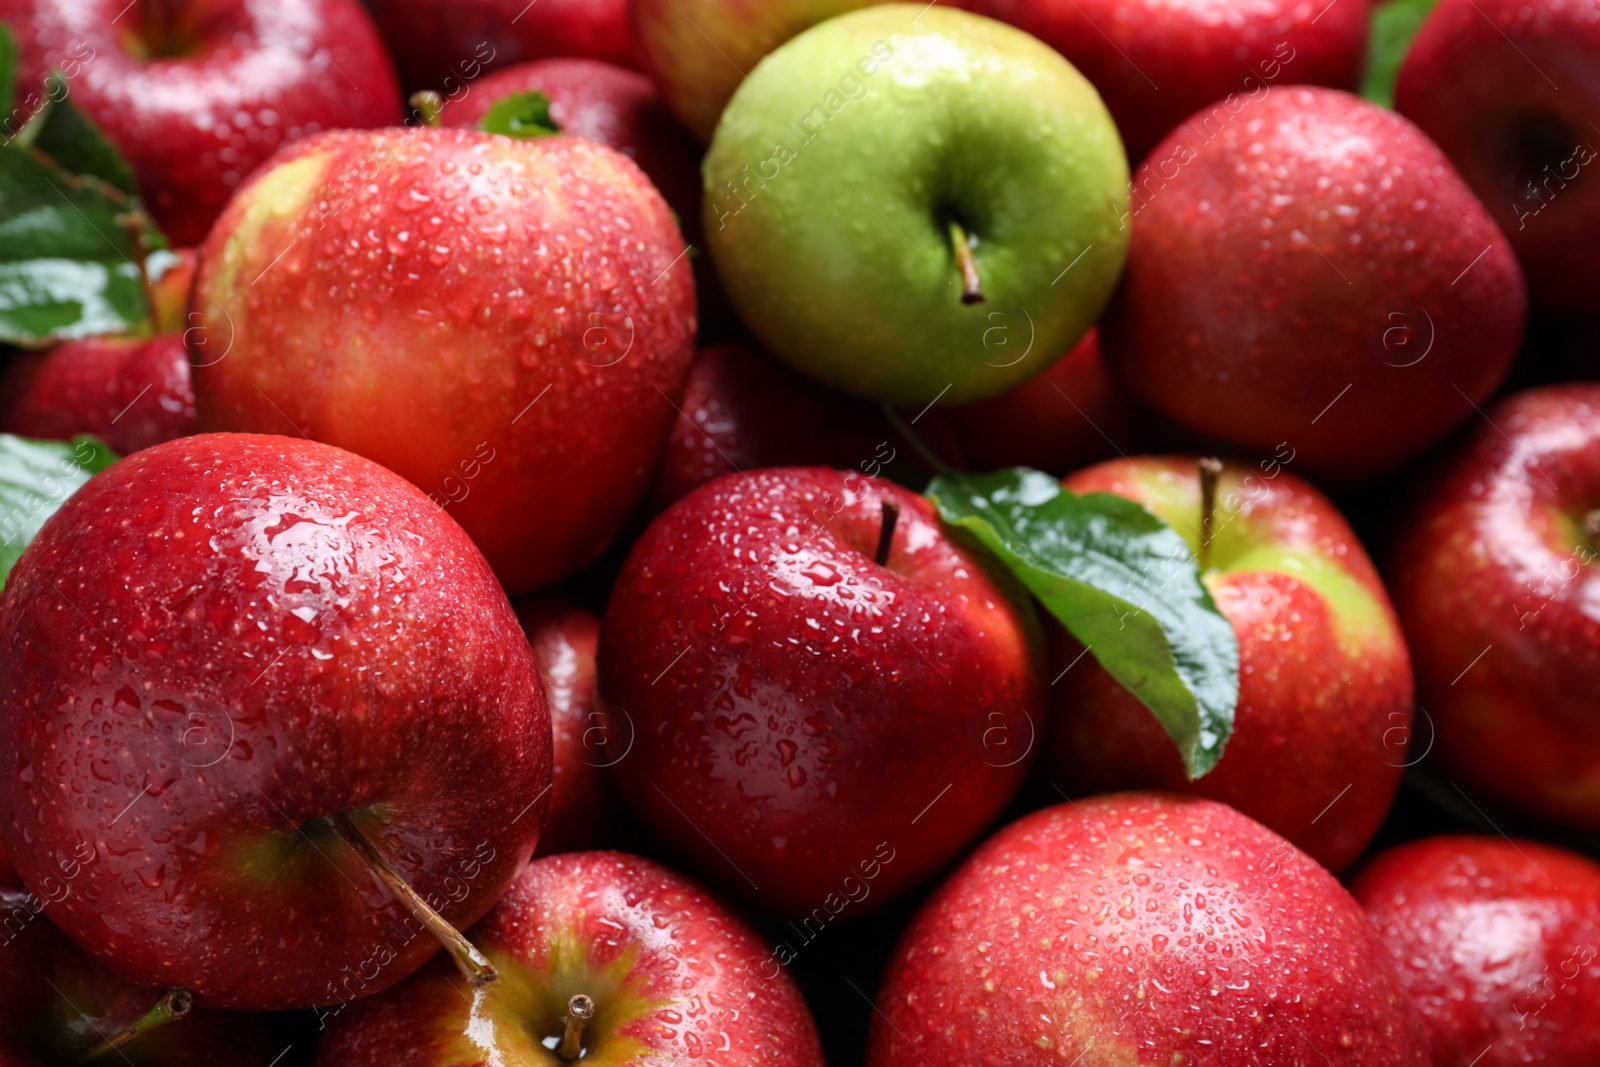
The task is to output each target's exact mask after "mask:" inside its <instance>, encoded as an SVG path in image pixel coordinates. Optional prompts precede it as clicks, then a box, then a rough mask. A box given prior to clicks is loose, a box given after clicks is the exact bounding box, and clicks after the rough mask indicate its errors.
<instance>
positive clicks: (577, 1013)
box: [556, 993, 594, 1063]
mask: <svg viewBox="0 0 1600 1067" xmlns="http://www.w3.org/2000/svg"><path fill="white" fill-rule="evenodd" d="M592 1018H594V998H593V997H590V996H586V995H585V994H583V993H574V994H572V996H570V997H568V998H567V1014H566V1017H565V1018H564V1019H563V1020H562V1022H563V1023H564V1024H565V1026H566V1029H565V1030H564V1031H563V1032H562V1034H561V1046H560V1047H559V1048H557V1049H556V1055H557V1056H558V1057H560V1059H561V1062H562V1063H575V1062H577V1059H578V1057H579V1056H582V1055H583V1024H584V1023H586V1022H588V1021H589V1020H590V1019H592Z"/></svg>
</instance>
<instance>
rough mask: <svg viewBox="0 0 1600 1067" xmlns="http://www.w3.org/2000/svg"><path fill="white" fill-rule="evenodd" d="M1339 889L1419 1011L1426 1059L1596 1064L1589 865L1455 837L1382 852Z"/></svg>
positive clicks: (1559, 853) (1595, 882)
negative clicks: (1356, 905)
mask: <svg viewBox="0 0 1600 1067" xmlns="http://www.w3.org/2000/svg"><path fill="white" fill-rule="evenodd" d="M1350 891H1351V892H1352V893H1354V894H1355V898H1356V899H1357V900H1358V901H1360V902H1361V905H1362V907H1364V908H1366V909H1367V915H1368V917H1369V918H1371V920H1372V923H1373V925H1374V926H1376V927H1377V930H1378V937H1379V939H1380V940H1381V941H1382V942H1383V944H1384V946H1385V947H1387V948H1388V950H1389V952H1390V954H1391V955H1392V956H1393V957H1394V962H1395V967H1396V969H1397V970H1398V972H1399V975H1400V982H1401V984H1402V985H1403V986H1405V988H1406V991H1407V992H1408V993H1409V994H1410V995H1411V999H1412V1001H1413V1002H1414V1003H1415V1004H1416V1005H1417V1008H1418V1010H1419V1011H1420V1012H1421V1013H1422V1018H1423V1020H1424V1021H1425V1022H1426V1023H1427V1027H1428V1032H1429V1035H1430V1036H1431V1038H1432V1041H1433V1065H1434V1067H1472V1065H1476V1067H1520V1065H1523V1064H1530V1063H1536V1064H1550V1065H1551V1067H1555V1065H1556V1064H1563V1065H1565V1064H1571V1065H1577V1064H1588V1063H1600V865H1597V864H1596V863H1595V862H1594V861H1593V860H1590V859H1587V858H1585V857H1583V856H1579V855H1577V854H1575V853H1572V852H1568V851H1566V850H1565V849H1560V848H1555V847H1554V846H1551V845H1543V844H1540V843H1538V842H1535V841H1521V840H1519V841H1513V840H1509V839H1505V838H1499V837H1470V836H1466V835H1461V836H1450V837H1433V838H1428V839H1426V840H1423V841H1413V842H1410V843H1408V844H1404V845H1401V846H1399V847H1398V848H1393V849H1390V850H1389V851H1387V852H1384V853H1382V854H1381V855H1379V856H1377V857H1376V858H1375V859H1373V860H1372V861H1371V862H1370V863H1368V864H1367V865H1366V866H1364V867H1363V868H1362V869H1361V871H1360V873H1359V874H1358V875H1357V876H1356V878H1355V880H1354V881H1353V882H1352V883H1351V886H1350Z"/></svg>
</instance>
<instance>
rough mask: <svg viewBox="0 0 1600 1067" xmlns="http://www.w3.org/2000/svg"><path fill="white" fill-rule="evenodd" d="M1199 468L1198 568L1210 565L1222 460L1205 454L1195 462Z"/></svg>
mask: <svg viewBox="0 0 1600 1067" xmlns="http://www.w3.org/2000/svg"><path fill="white" fill-rule="evenodd" d="M1196 466H1198V467H1199V468H1200V551H1199V553H1197V555H1198V556H1199V559H1200V569H1201V570H1202V571H1204V570H1205V569H1206V567H1207V566H1209V565H1210V560H1211V540H1212V538H1213V537H1214V536H1215V535H1216V529H1215V527H1216V520H1217V479H1218V478H1220V477H1221V476H1222V460H1220V459H1218V458H1217V457H1216V456H1206V457H1204V458H1203V459H1201V460H1200V461H1199V463H1197V464H1196Z"/></svg>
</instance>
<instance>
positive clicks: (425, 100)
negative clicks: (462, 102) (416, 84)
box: [410, 89, 444, 128]
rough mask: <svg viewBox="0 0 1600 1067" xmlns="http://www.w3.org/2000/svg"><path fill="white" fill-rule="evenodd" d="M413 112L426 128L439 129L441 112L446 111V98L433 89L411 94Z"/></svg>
mask: <svg viewBox="0 0 1600 1067" xmlns="http://www.w3.org/2000/svg"><path fill="white" fill-rule="evenodd" d="M410 104H411V111H412V114H414V115H415V116H416V118H417V121H418V122H420V123H422V125H424V126H433V127H435V128H437V127H438V126H439V125H441V123H440V121H439V114H440V112H442V111H444V97H442V96H440V95H439V94H438V93H436V92H434V91H433V90H432V89H420V90H418V91H417V92H414V93H412V94H411V100H410Z"/></svg>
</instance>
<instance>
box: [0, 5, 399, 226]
mask: <svg viewBox="0 0 1600 1067" xmlns="http://www.w3.org/2000/svg"><path fill="white" fill-rule="evenodd" d="M0 20H3V21H6V22H9V23H10V24H11V26H12V29H13V30H14V31H15V33H16V36H17V41H18V44H19V45H20V47H21V50H22V51H21V56H20V59H19V63H18V73H19V85H20V86H22V92H21V93H20V94H19V98H20V99H19V105H20V107H21V109H22V111H23V112H24V113H26V112H30V111H32V110H33V109H34V108H35V107H36V106H37V104H38V103H39V102H40V100H41V99H42V95H41V94H42V90H41V91H40V92H33V90H34V88H35V87H37V86H39V85H41V84H42V81H43V78H44V76H45V73H46V72H47V71H49V70H51V69H52V68H59V69H61V71H62V72H63V74H64V75H65V76H66V79H67V86H68V91H69V92H70V93H71V98H72V101H73V103H75V104H77V105H78V106H79V107H81V108H82V109H83V110H84V111H85V112H86V113H87V114H88V115H89V117H90V118H92V119H94V121H95V122H97V123H98V124H99V125H100V127H101V129H103V130H104V131H105V133H106V135H107V136H108V137H110V138H111V140H112V142H113V143H115V144H116V146H117V147H118V148H119V149H120V150H121V151H122V154H123V155H124V156H126V157H127V159H128V162H129V163H130V164H132V166H133V170H134V173H135V175H136V176H137V177H138V181H139V189H140V192H141V193H142V194H143V196H144V200H145V203H146V206H147V207H149V209H150V213H151V214H152V215H153V216H154V217H155V219H156V221H157V222H158V223H159V224H160V225H161V228H162V230H163V231H165V233H166V235H167V237H168V238H170V239H171V240H172V241H173V242H174V243H176V244H183V245H192V244H197V243H198V242H199V241H200V239H201V238H203V237H204V236H205V235H206V231H207V230H208V229H209V228H210V227H211V223H212V220H214V219H215V218H216V217H217V215H218V214H219V213H220V212H221V211H222V207H223V205H224V204H226V203H227V202H228V198H229V196H231V195H232V194H233V191H234V190H235V189H237V188H238V187H239V185H240V184H241V183H242V182H243V181H244V179H245V178H246V177H247V176H248V175H249V174H250V172H251V171H252V170H254V169H255V168H256V165H257V164H259V163H260V162H261V161H262V160H264V159H266V158H267V157H268V156H270V155H272V153H273V152H274V151H275V150H276V149H277V148H278V147H279V146H280V145H283V144H286V143H288V142H289V141H293V140H295V139H296V138H298V137H303V136H305V135H306V134H309V133H316V132H317V131H318V130H327V129H333V128H336V127H341V126H353V127H360V126H383V125H388V124H391V123H396V122H399V121H400V119H401V116H402V112H401V106H400V105H401V99H400V88H399V85H398V84H397V83H396V81H395V75H394V69H393V68H392V67H391V66H390V64H389V57H388V55H387V54H386V53H385V52H384V50H383V44H382V42H381V41H380V40H379V39H378V34H377V32H376V31H375V30H374V29H373V26H372V22H371V20H370V19H369V18H368V17H367V13H366V11H365V10H364V9H363V8H362V6H361V5H360V3H358V2H357V0H135V2H132V3H130V2H129V0H0ZM8 132H9V131H8Z"/></svg>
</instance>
